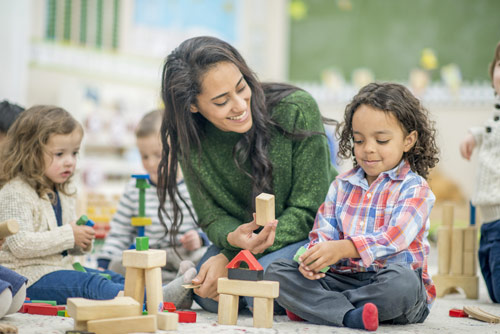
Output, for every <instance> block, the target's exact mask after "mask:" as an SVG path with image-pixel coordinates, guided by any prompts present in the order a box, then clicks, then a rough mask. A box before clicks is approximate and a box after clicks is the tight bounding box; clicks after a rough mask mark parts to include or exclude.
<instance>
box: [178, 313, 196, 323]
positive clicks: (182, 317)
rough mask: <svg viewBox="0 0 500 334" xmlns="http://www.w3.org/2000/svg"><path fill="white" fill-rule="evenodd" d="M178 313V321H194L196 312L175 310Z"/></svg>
mask: <svg viewBox="0 0 500 334" xmlns="http://www.w3.org/2000/svg"><path fill="white" fill-rule="evenodd" d="M173 313H177V314H178V315H179V322H196V312H193V311H175V312H173Z"/></svg>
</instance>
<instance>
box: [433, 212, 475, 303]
mask: <svg viewBox="0 0 500 334" xmlns="http://www.w3.org/2000/svg"><path fill="white" fill-rule="evenodd" d="M453 221H454V218H453V205H452V204H448V203H446V204H443V225H442V226H441V227H440V228H439V230H438V274H437V275H434V276H433V277H432V280H433V281H434V284H435V285H436V289H437V296H438V297H443V296H444V295H446V294H448V293H451V292H454V291H456V288H462V289H463V291H464V292H465V295H466V297H467V298H470V299H477V298H478V297H479V294H478V293H479V279H478V277H477V269H476V267H477V262H476V258H477V227H476V226H475V225H469V226H468V227H465V228H456V227H453Z"/></svg>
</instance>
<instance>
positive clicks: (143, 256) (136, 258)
mask: <svg viewBox="0 0 500 334" xmlns="http://www.w3.org/2000/svg"><path fill="white" fill-rule="evenodd" d="M122 263H123V266H124V267H133V268H142V269H149V268H155V267H163V266H164V265H165V264H167V252H166V251H165V250H163V249H150V250H147V251H138V250H135V249H129V250H126V251H123V259H122Z"/></svg>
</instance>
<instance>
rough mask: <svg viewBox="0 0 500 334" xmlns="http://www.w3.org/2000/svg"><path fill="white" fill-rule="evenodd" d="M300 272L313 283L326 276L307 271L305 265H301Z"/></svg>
mask: <svg viewBox="0 0 500 334" xmlns="http://www.w3.org/2000/svg"><path fill="white" fill-rule="evenodd" d="M299 271H300V273H301V274H302V275H303V276H304V277H305V278H307V279H310V280H311V281H314V280H317V279H320V278H323V277H325V274H324V273H322V272H318V273H315V272H314V271H311V270H307V269H306V265H305V264H304V263H301V264H299Z"/></svg>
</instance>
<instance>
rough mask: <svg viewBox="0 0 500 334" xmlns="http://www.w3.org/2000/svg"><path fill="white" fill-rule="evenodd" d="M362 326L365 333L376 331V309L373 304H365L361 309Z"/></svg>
mask: <svg viewBox="0 0 500 334" xmlns="http://www.w3.org/2000/svg"><path fill="white" fill-rule="evenodd" d="M362 318H363V325H364V326H365V329H366V330H367V331H372V332H373V331H376V330H377V328H378V308H377V306H375V304H373V303H367V304H365V306H364V307H363V315H362Z"/></svg>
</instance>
